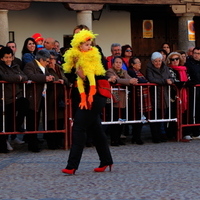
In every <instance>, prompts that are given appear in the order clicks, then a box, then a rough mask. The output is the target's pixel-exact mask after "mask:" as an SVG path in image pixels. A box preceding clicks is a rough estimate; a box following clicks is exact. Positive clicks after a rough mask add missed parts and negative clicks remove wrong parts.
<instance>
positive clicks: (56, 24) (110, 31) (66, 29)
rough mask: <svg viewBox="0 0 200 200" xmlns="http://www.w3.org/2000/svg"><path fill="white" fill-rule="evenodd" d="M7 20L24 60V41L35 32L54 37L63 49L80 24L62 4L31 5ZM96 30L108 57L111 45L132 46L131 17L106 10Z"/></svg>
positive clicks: (10, 12) (94, 27) (18, 54)
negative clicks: (65, 38)
mask: <svg viewBox="0 0 200 200" xmlns="http://www.w3.org/2000/svg"><path fill="white" fill-rule="evenodd" d="M8 20H9V31H14V32H15V41H16V43H17V48H18V50H17V54H16V56H17V57H21V50H22V46H23V43H24V40H25V39H26V38H27V37H30V36H31V35H33V34H34V33H37V32H38V33H41V34H42V36H43V37H44V38H45V37H53V38H55V39H57V40H58V41H60V43H61V46H63V36H64V35H68V34H69V35H70V34H72V31H73V29H74V27H75V26H76V25H77V18H76V12H75V11H69V10H67V9H65V8H64V6H63V5H62V3H31V6H30V7H29V8H28V9H26V10H21V11H9V13H8ZM93 31H94V32H95V33H98V34H99V36H98V37H97V39H96V43H97V44H99V45H100V46H101V48H102V49H103V52H104V54H105V56H109V55H110V45H111V44H112V43H115V42H117V43H120V44H121V45H124V44H131V30H130V14H129V13H128V12H123V11H109V10H108V9H104V10H103V13H102V15H101V19H100V21H93Z"/></svg>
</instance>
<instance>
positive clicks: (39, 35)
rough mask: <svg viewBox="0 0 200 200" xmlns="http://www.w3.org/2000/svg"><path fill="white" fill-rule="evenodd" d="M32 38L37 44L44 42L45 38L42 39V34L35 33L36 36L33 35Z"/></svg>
mask: <svg viewBox="0 0 200 200" xmlns="http://www.w3.org/2000/svg"><path fill="white" fill-rule="evenodd" d="M32 38H33V39H34V40H35V41H36V42H38V41H40V40H44V38H43V37H42V35H41V34H40V33H35V34H33V35H32Z"/></svg>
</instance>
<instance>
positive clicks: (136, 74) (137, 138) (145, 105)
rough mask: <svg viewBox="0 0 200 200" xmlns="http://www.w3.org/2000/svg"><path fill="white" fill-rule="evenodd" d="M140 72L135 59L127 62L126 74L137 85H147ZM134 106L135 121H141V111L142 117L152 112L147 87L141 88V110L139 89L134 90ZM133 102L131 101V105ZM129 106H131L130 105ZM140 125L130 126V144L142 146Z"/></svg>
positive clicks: (139, 65)
mask: <svg viewBox="0 0 200 200" xmlns="http://www.w3.org/2000/svg"><path fill="white" fill-rule="evenodd" d="M140 70H141V61H140V59H139V58H137V57H133V58H130V60H129V70H128V73H129V75H130V76H131V77H133V78H137V79H138V83H148V80H147V79H146V77H145V76H144V75H143V74H142V72H141V71H140ZM135 97H136V99H135V100H136V104H135V105H134V107H135V109H134V110H135V111H136V117H137V119H141V111H142V112H143V114H144V115H146V113H147V112H149V111H151V110H152V105H151V97H150V91H149V88H148V87H145V86H142V108H141V101H140V98H141V94H140V88H139V87H137V88H136V94H135ZM132 102H133V100H131V103H132ZM130 106H133V105H132V104H131V105H130ZM142 126H143V124H142V123H136V124H132V135H133V137H132V139H131V142H132V144H134V143H136V144H138V145H142V144H144V142H143V141H142V140H141V131H142Z"/></svg>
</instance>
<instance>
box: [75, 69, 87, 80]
mask: <svg viewBox="0 0 200 200" xmlns="http://www.w3.org/2000/svg"><path fill="white" fill-rule="evenodd" d="M76 74H77V75H78V76H79V77H80V78H82V79H83V80H85V75H84V73H83V70H82V68H81V67H79V68H78V69H77V70H76Z"/></svg>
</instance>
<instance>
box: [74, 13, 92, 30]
mask: <svg viewBox="0 0 200 200" xmlns="http://www.w3.org/2000/svg"><path fill="white" fill-rule="evenodd" d="M77 24H78V25H80V24H84V25H86V26H87V27H88V28H89V29H90V30H92V11H90V10H83V11H77Z"/></svg>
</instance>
